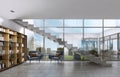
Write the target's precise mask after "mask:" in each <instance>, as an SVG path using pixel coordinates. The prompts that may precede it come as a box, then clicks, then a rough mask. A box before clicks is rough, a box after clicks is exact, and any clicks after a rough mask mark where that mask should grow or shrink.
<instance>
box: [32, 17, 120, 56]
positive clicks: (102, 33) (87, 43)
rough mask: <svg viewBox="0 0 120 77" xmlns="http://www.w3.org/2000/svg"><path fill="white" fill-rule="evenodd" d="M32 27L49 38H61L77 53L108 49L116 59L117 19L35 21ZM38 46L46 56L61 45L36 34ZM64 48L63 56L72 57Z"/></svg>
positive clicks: (118, 29) (35, 43) (118, 24)
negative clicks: (77, 51) (77, 50)
mask: <svg viewBox="0 0 120 77" xmlns="http://www.w3.org/2000/svg"><path fill="white" fill-rule="evenodd" d="M32 24H34V26H35V27H39V28H40V30H43V31H44V32H45V33H48V35H50V37H51V36H53V37H56V38H60V39H61V40H62V41H66V42H67V43H68V44H72V46H73V47H77V48H78V49H79V50H80V51H83V50H84V51H89V50H92V49H95V50H96V51H98V52H99V53H101V51H102V50H107V51H111V52H112V53H113V54H115V56H117V54H118V53H119V50H120V45H119V37H120V36H119V33H120V20H118V19H34V22H32ZM37 47H42V48H44V49H43V51H44V52H45V53H48V52H53V53H54V52H55V51H57V48H59V47H63V45H59V43H58V42H55V41H54V40H53V39H50V38H49V37H46V36H44V35H39V34H36V33H35V34H34V48H37ZM64 48H65V50H64V51H65V52H64V55H68V56H69V55H74V53H73V52H71V51H70V50H69V49H68V48H66V47H64ZM115 58H117V57H115Z"/></svg>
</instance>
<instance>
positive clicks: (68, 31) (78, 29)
mask: <svg viewBox="0 0 120 77" xmlns="http://www.w3.org/2000/svg"><path fill="white" fill-rule="evenodd" d="M64 30H65V33H82V31H83V28H65V29H64Z"/></svg>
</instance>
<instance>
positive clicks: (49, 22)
mask: <svg viewBox="0 0 120 77" xmlns="http://www.w3.org/2000/svg"><path fill="white" fill-rule="evenodd" d="M45 26H46V27H52V26H53V27H62V26H63V20H62V19H46V20H45Z"/></svg>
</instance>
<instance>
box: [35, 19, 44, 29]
mask: <svg viewBox="0 0 120 77" xmlns="http://www.w3.org/2000/svg"><path fill="white" fill-rule="evenodd" d="M34 26H35V27H43V20H42V19H34Z"/></svg>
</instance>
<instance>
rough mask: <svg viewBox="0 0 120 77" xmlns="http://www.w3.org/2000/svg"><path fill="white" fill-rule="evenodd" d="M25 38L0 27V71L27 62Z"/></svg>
mask: <svg viewBox="0 0 120 77" xmlns="http://www.w3.org/2000/svg"><path fill="white" fill-rule="evenodd" d="M26 56H27V36H26V35H24V34H21V33H18V32H16V31H13V30H10V29H9V28H5V27H3V26H0V71H2V70H5V69H8V68H10V67H13V66H16V65H18V64H21V63H23V62H24V61H26V60H27V58H26Z"/></svg>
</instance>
